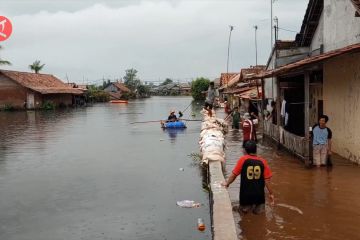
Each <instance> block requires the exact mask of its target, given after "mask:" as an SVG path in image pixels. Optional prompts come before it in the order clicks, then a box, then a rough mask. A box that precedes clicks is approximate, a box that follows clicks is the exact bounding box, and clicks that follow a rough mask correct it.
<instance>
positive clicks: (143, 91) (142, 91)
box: [137, 84, 150, 97]
mask: <svg viewBox="0 0 360 240" xmlns="http://www.w3.org/2000/svg"><path fill="white" fill-rule="evenodd" d="M137 92H138V94H139V96H140V97H147V96H149V95H150V87H149V86H146V85H143V84H141V85H139V86H138V87H137Z"/></svg>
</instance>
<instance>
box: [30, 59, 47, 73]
mask: <svg viewBox="0 0 360 240" xmlns="http://www.w3.org/2000/svg"><path fill="white" fill-rule="evenodd" d="M44 66H45V64H40V60H36V61H35V62H33V64H31V65H29V68H30V69H31V70H32V71H34V72H35V73H39V72H40V70H42V69H43V67H44Z"/></svg>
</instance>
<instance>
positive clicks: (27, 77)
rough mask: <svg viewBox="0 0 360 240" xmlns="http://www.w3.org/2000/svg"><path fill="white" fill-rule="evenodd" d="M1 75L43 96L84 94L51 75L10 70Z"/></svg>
mask: <svg viewBox="0 0 360 240" xmlns="http://www.w3.org/2000/svg"><path fill="white" fill-rule="evenodd" d="M0 73H1V74H3V75H4V76H6V77H8V78H10V79H11V80H13V81H15V82H17V83H18V84H20V85H21V86H23V87H26V88H29V89H31V90H33V91H36V92H39V93H41V94H55V93H70V94H82V93H83V92H82V91H81V90H78V89H75V88H72V87H70V86H68V85H67V84H65V83H63V82H62V81H61V80H60V79H58V78H56V77H54V76H53V75H50V74H42V73H29V72H18V71H9V70H0Z"/></svg>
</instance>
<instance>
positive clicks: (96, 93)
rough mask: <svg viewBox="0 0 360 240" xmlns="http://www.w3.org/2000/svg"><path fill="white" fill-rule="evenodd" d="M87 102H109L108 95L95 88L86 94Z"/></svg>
mask: <svg viewBox="0 0 360 240" xmlns="http://www.w3.org/2000/svg"><path fill="white" fill-rule="evenodd" d="M85 96H86V101H87V102H108V101H110V95H109V94H108V93H107V92H104V91H103V90H100V89H97V88H96V87H94V88H90V89H89V90H88V91H87V92H86V95H85Z"/></svg>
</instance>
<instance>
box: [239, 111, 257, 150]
mask: <svg viewBox="0 0 360 240" xmlns="http://www.w3.org/2000/svg"><path fill="white" fill-rule="evenodd" d="M243 118H244V120H243V121H242V122H241V128H242V130H243V148H245V144H246V142H247V141H249V140H253V141H256V130H255V126H254V123H253V122H252V120H251V118H250V114H249V113H245V114H244V117H243Z"/></svg>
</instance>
